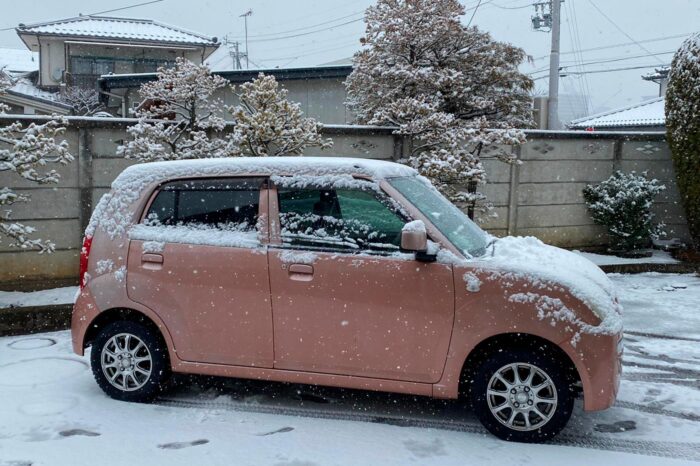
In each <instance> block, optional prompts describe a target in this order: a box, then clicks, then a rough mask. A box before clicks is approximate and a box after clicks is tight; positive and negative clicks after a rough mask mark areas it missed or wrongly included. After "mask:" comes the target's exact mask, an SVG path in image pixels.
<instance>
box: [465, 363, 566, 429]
mask: <svg viewBox="0 0 700 466" xmlns="http://www.w3.org/2000/svg"><path fill="white" fill-rule="evenodd" d="M471 402H472V406H473V409H474V412H475V414H476V415H477V417H478V418H479V420H480V421H481V423H482V424H483V425H484V427H486V429H488V430H489V432H491V433H492V434H494V435H495V436H497V437H499V438H501V439H503V440H512V441H516V442H542V441H544V440H547V439H549V438H552V437H554V436H555V435H556V434H558V433H559V432H560V431H561V430H562V429H563V428H564V427H565V426H566V423H567V422H568V421H569V418H570V417H571V412H572V410H573V403H574V391H573V387H572V383H571V380H570V379H569V377H567V371H566V367H564V365H563V364H562V363H561V361H560V360H558V359H557V358H556V357H554V356H552V355H548V354H546V353H540V352H534V351H530V350H511V351H501V352H498V353H496V354H493V355H491V356H490V357H489V358H487V359H486V360H485V361H484V362H483V363H481V365H480V366H479V367H478V368H477V369H476V371H475V374H474V378H473V381H472V387H471Z"/></svg>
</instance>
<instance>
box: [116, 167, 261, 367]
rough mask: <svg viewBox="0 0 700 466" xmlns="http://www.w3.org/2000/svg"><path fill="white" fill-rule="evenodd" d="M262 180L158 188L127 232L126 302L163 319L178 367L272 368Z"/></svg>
mask: <svg viewBox="0 0 700 466" xmlns="http://www.w3.org/2000/svg"><path fill="white" fill-rule="evenodd" d="M263 182H264V179H262V178H230V179H191V180H182V181H175V182H172V183H168V184H165V185H163V186H161V187H160V188H159V189H158V191H157V192H156V193H155V194H154V195H153V196H152V200H151V202H150V204H149V206H148V207H147V208H146V214H145V215H144V219H143V221H142V222H141V223H140V224H139V225H135V226H134V227H133V228H132V230H131V231H130V238H131V241H130V245H129V258H128V270H129V273H128V274H127V277H126V280H127V289H128V294H129V297H130V298H131V299H133V300H134V301H137V302H139V303H142V304H144V305H145V306H148V307H149V308H151V309H152V310H153V311H155V312H156V313H157V314H158V315H159V316H160V317H161V318H162V319H163V321H164V322H165V325H166V326H167V329H168V331H169V332H170V335H171V336H172V339H173V342H174V345H175V349H176V351H177V354H178V357H180V358H181V359H183V360H185V361H195V362H203V363H215V364H230V365H240V366H256V367H268V368H270V367H272V352H273V345H272V308H271V304H270V287H269V278H268V264H267V255H266V250H265V248H266V245H265V244H264V243H266V242H267V228H266V227H265V228H263V227H262V225H263V224H265V225H266V222H260V221H258V220H259V219H260V218H261V217H263V218H264V215H265V212H266V208H267V194H265V195H264V196H262V199H263V201H262V202H261V185H262V183H263ZM262 192H263V193H265V191H264V190H263V191H262Z"/></svg>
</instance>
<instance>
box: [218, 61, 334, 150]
mask: <svg viewBox="0 0 700 466" xmlns="http://www.w3.org/2000/svg"><path fill="white" fill-rule="evenodd" d="M236 95H237V96H238V99H239V101H240V105H238V106H235V107H230V108H229V111H230V112H231V113H232V114H233V119H234V122H235V126H234V129H233V134H232V140H233V142H234V143H235V144H236V145H237V146H238V153H239V154H240V155H252V156H276V155H299V154H302V153H303V151H304V149H305V148H306V147H321V148H328V147H330V146H332V145H333V141H331V140H330V139H323V137H321V133H320V131H321V127H322V125H321V124H320V123H318V122H316V121H315V120H314V119H313V118H304V117H303V112H302V111H301V109H300V106H299V104H298V103H294V102H290V101H289V100H287V90H286V89H282V88H280V87H279V84H278V83H277V80H276V79H275V77H274V76H270V75H265V74H263V73H260V74H259V75H258V77H257V78H256V79H254V80H253V81H251V82H248V83H245V84H242V85H240V86H239V88H238V92H237V93H236Z"/></svg>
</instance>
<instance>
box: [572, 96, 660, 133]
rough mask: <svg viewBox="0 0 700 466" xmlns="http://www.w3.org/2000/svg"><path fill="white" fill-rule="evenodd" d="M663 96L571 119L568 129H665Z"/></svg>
mask: <svg viewBox="0 0 700 466" xmlns="http://www.w3.org/2000/svg"><path fill="white" fill-rule="evenodd" d="M665 100H666V99H665V98H664V97H656V98H654V99H650V100H645V101H643V102H640V103H638V104H635V105H630V106H628V107H623V108H618V109H615V110H610V111H608V112H604V113H598V114H596V115H591V116H587V117H584V118H579V119H577V120H573V121H572V122H571V123H569V128H570V129H575V130H587V131H595V130H601V131H665V130H666V116H665V115H664V104H665Z"/></svg>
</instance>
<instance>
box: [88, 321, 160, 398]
mask: <svg viewBox="0 0 700 466" xmlns="http://www.w3.org/2000/svg"><path fill="white" fill-rule="evenodd" d="M90 362H91V365H92V373H93V375H94V376H95V380H96V381H97V384H98V385H99V386H100V388H102V390H104V392H105V393H106V394H107V395H109V396H110V397H112V398H114V399H117V400H122V401H139V402H146V401H150V400H152V399H153V398H155V397H156V396H157V395H158V393H160V391H161V389H162V387H163V385H164V383H165V382H166V380H167V378H168V375H169V373H170V367H169V363H168V356H167V348H166V347H165V345H164V344H163V343H162V340H161V338H160V336H159V335H158V334H157V333H155V332H154V331H153V330H151V329H150V328H148V327H146V326H144V325H141V324H139V323H136V322H130V321H121V322H114V323H111V324H109V325H107V326H106V327H105V328H104V329H102V331H100V333H99V334H98V335H97V337H96V338H95V340H94V341H93V344H92V353H91V355H90Z"/></svg>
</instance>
